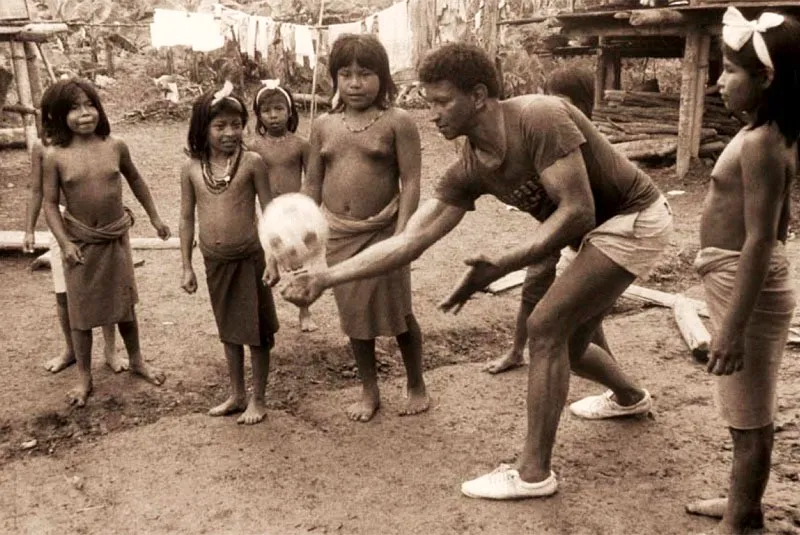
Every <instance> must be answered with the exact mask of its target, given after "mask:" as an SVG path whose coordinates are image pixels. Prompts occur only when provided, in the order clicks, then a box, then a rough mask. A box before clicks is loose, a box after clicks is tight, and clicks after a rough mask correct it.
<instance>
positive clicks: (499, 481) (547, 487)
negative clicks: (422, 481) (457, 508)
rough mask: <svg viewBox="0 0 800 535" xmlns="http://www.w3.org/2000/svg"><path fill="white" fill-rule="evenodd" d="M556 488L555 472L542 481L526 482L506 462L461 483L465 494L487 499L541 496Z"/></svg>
mask: <svg viewBox="0 0 800 535" xmlns="http://www.w3.org/2000/svg"><path fill="white" fill-rule="evenodd" d="M557 489H558V481H556V475H555V473H553V472H550V477H548V478H547V479H545V480H544V481H539V482H538V483H526V482H525V481H522V479H521V478H520V477H519V472H518V471H516V470H515V469H513V468H511V467H510V466H509V465H507V464H501V465H500V466H499V467H497V468H496V469H495V470H493V471H491V472H489V473H488V474H485V475H482V476H480V477H478V478H475V479H473V480H471V481H465V482H464V483H462V484H461V492H462V493H463V494H464V495H465V496H469V497H470V498H486V499H489V500H518V499H521V498H542V497H545V496H551V495H553V494H555V493H556V490H557Z"/></svg>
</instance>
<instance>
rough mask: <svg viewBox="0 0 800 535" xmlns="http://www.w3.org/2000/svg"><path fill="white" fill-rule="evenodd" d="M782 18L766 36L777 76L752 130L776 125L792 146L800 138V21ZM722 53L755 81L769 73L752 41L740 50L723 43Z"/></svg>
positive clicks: (764, 34) (763, 94)
mask: <svg viewBox="0 0 800 535" xmlns="http://www.w3.org/2000/svg"><path fill="white" fill-rule="evenodd" d="M781 15H783V17H784V21H783V24H781V25H780V26H776V27H774V28H770V29H769V30H767V31H766V32H764V33H763V34H762V36H763V37H764V42H765V43H766V45H767V50H768V51H769V56H770V59H771V60H772V65H773V66H774V74H773V78H772V82H771V83H770V84H769V87H767V88H766V89H764V91H763V93H762V96H761V103H760V104H759V106H758V108H757V109H756V111H755V120H754V121H753V126H752V127H753V128H757V127H759V126H762V125H764V124H769V123H775V124H776V125H777V126H778V130H780V132H781V134H782V135H783V137H784V138H786V143H787V144H789V145H791V144H792V143H794V142H795V141H797V139H798V137H800V22H798V20H797V19H796V18H795V17H793V16H791V15H787V14H786V13H781ZM722 52H723V54H725V57H726V58H728V60H730V61H731V62H733V63H735V64H736V65H738V66H740V67H741V68H743V69H744V70H745V71H747V72H748V73H749V74H750V76H752V77H754V78H755V77H758V76H763V75H764V74H765V73H766V71H767V67H765V66H764V64H763V63H761V60H760V59H758V56H757V55H756V52H755V49H754V48H753V41H752V39H751V40H750V41H748V42H747V43H746V44H745V45H744V46H743V47H742V48H741V49H740V50H738V51H737V50H733V49H732V48H730V47H728V46H727V45H725V44H723V45H722Z"/></svg>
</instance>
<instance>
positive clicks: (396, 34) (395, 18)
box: [377, 1, 414, 73]
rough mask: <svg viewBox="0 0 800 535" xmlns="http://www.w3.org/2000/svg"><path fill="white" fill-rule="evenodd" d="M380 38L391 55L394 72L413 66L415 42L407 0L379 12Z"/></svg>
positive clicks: (390, 59) (391, 65)
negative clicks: (412, 35) (412, 36)
mask: <svg viewBox="0 0 800 535" xmlns="http://www.w3.org/2000/svg"><path fill="white" fill-rule="evenodd" d="M377 18H378V39H379V40H380V42H381V43H382V44H383V47H384V48H385V49H386V53H387V54H388V56H389V65H390V67H391V69H392V72H393V73H394V72H398V71H402V70H406V69H410V68H412V67H413V66H414V65H413V60H412V58H411V55H412V51H413V48H414V42H413V39H412V38H411V22H410V20H409V17H408V4H407V3H406V2H405V1H402V2H398V3H397V4H394V5H393V6H391V7H389V8H387V9H384V10H383V11H380V12H378V15H377Z"/></svg>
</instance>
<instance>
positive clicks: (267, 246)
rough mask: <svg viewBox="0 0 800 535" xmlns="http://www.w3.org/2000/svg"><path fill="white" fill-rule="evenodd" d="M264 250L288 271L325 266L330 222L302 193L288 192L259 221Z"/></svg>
mask: <svg viewBox="0 0 800 535" xmlns="http://www.w3.org/2000/svg"><path fill="white" fill-rule="evenodd" d="M258 236H259V238H260V239H261V246H262V247H263V248H264V251H266V252H268V253H271V254H272V255H273V256H274V257H275V258H276V260H277V261H278V265H279V266H280V267H281V268H283V269H285V270H288V271H295V270H297V269H300V268H302V267H309V266H310V265H312V264H313V265H316V264H319V263H322V264H324V263H325V245H326V243H327V241H328V222H327V221H326V220H325V216H324V215H323V214H322V211H321V210H320V209H319V206H317V204H316V203H315V202H314V201H313V200H312V199H311V198H310V197H308V196H307V195H303V194H302V193H286V194H284V195H280V196H278V197H276V198H275V199H273V200H272V202H271V203H269V204H268V205H267V207H266V209H265V210H264V213H263V215H262V216H261V218H260V221H259V222H258Z"/></svg>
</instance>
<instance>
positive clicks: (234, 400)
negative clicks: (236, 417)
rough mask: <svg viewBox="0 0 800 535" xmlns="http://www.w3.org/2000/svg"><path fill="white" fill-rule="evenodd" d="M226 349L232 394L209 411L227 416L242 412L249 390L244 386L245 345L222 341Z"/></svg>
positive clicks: (210, 414)
mask: <svg viewBox="0 0 800 535" xmlns="http://www.w3.org/2000/svg"><path fill="white" fill-rule="evenodd" d="M222 346H223V348H224V350H225V361H226V362H227V364H228V377H229V378H230V382H231V395H230V396H229V397H228V399H226V400H225V401H223V402H222V403H220V404H219V405H217V406H216V407H213V408H211V409H210V410H209V411H208V414H209V416H227V415H228V414H233V413H236V412H242V411H243V410H244V409H245V406H246V403H247V392H246V390H245V387H244V347H242V346H240V345H237V344H229V343H226V342H223V343H222Z"/></svg>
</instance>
